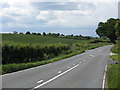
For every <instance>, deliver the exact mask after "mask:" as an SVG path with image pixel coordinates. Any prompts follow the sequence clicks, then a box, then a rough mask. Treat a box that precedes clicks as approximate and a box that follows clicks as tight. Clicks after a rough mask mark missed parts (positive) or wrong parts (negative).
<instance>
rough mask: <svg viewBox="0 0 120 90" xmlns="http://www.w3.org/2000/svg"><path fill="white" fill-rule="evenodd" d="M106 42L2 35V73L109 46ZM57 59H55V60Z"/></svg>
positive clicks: (41, 36)
mask: <svg viewBox="0 0 120 90" xmlns="http://www.w3.org/2000/svg"><path fill="white" fill-rule="evenodd" d="M109 44H110V43H108V42H107V41H106V40H101V39H95V38H93V39H90V40H77V39H67V38H59V37H50V36H43V35H18V34H3V35H2V64H3V65H2V68H3V69H2V73H3V74H5V73H9V72H14V71H18V70H22V69H26V68H30V67H34V66H39V65H43V64H47V63H49V62H54V61H58V60H60V59H63V58H66V57H70V56H73V55H76V54H79V53H82V52H84V51H85V50H89V49H94V48H96V47H100V46H104V45H109ZM54 58H55V59H54Z"/></svg>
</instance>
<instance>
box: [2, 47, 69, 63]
mask: <svg viewBox="0 0 120 90" xmlns="http://www.w3.org/2000/svg"><path fill="white" fill-rule="evenodd" d="M68 49H69V48H68V46H60V47H58V46H46V47H32V46H21V47H17V46H9V45H4V46H2V57H3V58H2V63H3V64H9V63H26V62H34V61H42V60H45V59H50V58H53V57H55V56H58V55H59V54H60V53H63V51H66V50H68Z"/></svg>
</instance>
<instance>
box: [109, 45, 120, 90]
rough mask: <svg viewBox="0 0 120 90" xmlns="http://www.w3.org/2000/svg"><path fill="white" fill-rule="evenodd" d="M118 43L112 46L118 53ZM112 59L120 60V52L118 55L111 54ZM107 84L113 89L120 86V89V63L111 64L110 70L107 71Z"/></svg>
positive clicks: (112, 49) (113, 50)
mask: <svg viewBox="0 0 120 90" xmlns="http://www.w3.org/2000/svg"><path fill="white" fill-rule="evenodd" d="M118 47H119V46H118V45H114V46H113V47H112V48H111V51H112V52H113V53H116V54H118V52H119V51H118V50H119V49H118ZM110 58H111V59H113V60H117V61H120V57H119V54H118V55H111V56H110ZM107 84H108V88H109V89H110V90H111V89H113V88H119V90H120V64H109V65H108V71H107Z"/></svg>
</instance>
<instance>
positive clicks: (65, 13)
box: [0, 0, 118, 36]
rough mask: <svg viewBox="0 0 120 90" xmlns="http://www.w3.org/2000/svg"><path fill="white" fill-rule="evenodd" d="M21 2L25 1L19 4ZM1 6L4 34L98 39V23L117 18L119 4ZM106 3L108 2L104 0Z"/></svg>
mask: <svg viewBox="0 0 120 90" xmlns="http://www.w3.org/2000/svg"><path fill="white" fill-rule="evenodd" d="M20 1H22V0H20ZM73 1H74V0H72V2H38V1H34V0H33V1H32V2H29V1H27V2H25V0H24V2H11V1H10V0H9V1H2V2H0V4H1V5H0V18H2V22H0V27H1V26H2V32H13V31H18V32H26V31H30V32H40V33H42V32H47V33H49V32H52V33H63V34H74V35H80V34H81V35H86V36H97V35H96V33H95V30H96V28H97V25H98V23H99V22H101V21H102V22H104V21H106V20H107V19H109V18H117V17H118V2H117V1H116V2H115V0H113V1H114V2H113V1H112V0H111V2H107V1H106V2H95V1H94V2H80V0H79V2H73ZM104 1H105V0H104Z"/></svg>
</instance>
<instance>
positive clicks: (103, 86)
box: [102, 65, 107, 90]
mask: <svg viewBox="0 0 120 90" xmlns="http://www.w3.org/2000/svg"><path fill="white" fill-rule="evenodd" d="M106 72H107V65H106V66H105V70H104V77H103V84H102V90H104V88H105V79H106Z"/></svg>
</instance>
